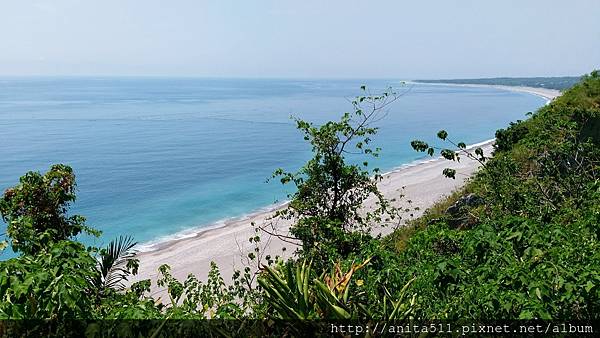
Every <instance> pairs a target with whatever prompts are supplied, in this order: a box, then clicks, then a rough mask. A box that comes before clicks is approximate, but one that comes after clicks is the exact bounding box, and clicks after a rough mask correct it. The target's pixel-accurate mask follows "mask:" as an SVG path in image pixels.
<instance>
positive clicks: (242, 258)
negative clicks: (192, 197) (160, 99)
mask: <svg viewBox="0 0 600 338" xmlns="http://www.w3.org/2000/svg"><path fill="white" fill-rule="evenodd" d="M434 85H437V84H434ZM443 85H454V84H443ZM456 85H458V86H475V87H482V86H483V87H495V88H498V89H502V90H512V91H519V92H526V93H529V94H532V95H537V96H541V97H543V98H545V99H546V100H548V101H547V103H549V102H550V101H551V100H552V99H554V98H555V97H557V96H559V95H560V92H559V91H555V90H547V89H544V88H530V87H510V88H504V87H507V86H489V85H463V84H456ZM538 89H541V90H538ZM547 103H546V104H547ZM493 141H494V139H491V140H486V141H483V142H479V143H476V144H473V145H469V147H468V148H473V147H478V146H479V147H482V148H483V149H484V152H485V153H486V154H488V155H489V154H490V153H491V151H492V143H493ZM446 167H451V168H454V169H456V170H457V179H455V180H451V179H448V178H445V177H443V175H442V170H443V168H446ZM478 168H479V163H478V162H476V161H473V160H470V159H467V158H465V159H463V161H461V162H459V163H456V162H449V161H446V160H444V159H442V158H439V157H436V158H421V159H418V160H415V161H412V162H409V163H406V164H403V165H400V166H398V167H396V168H393V169H391V170H390V171H389V172H386V173H384V174H383V175H382V176H383V180H382V181H381V182H380V183H379V188H380V190H381V191H382V193H383V194H384V195H385V196H386V197H387V198H388V199H391V198H394V197H397V196H398V195H404V196H405V197H404V198H403V199H400V200H399V201H397V202H394V203H393V204H394V206H396V207H400V208H402V209H403V208H406V207H408V206H410V207H411V208H414V207H418V208H419V210H418V211H415V212H413V213H412V216H410V218H404V217H403V218H404V219H403V222H404V221H406V219H412V218H416V217H419V216H420V215H421V214H422V213H423V212H424V211H425V210H426V209H427V208H429V207H430V206H431V205H433V204H434V203H435V202H437V201H438V200H440V199H441V198H443V197H444V196H447V195H449V194H451V193H452V192H453V191H455V190H456V189H458V188H460V187H462V185H463V184H464V183H465V182H466V180H467V179H468V178H469V177H470V176H471V175H472V174H473V173H474V172H475V171H476V170H477V169H478ZM408 200H411V201H412V202H410V203H408V204H406V201H408ZM287 203H288V202H287V201H286V202H283V203H280V204H275V205H271V206H267V207H265V208H262V209H259V210H257V211H254V212H251V213H249V214H247V215H243V216H240V217H232V218H228V219H224V220H221V221H219V222H215V223H213V224H212V225H207V226H204V227H201V228H200V227H196V228H192V229H190V230H187V231H184V232H180V234H179V236H180V237H179V238H168V237H167V238H164V237H163V238H162V239H160V238H159V239H157V240H155V241H150V242H147V244H142V245H140V246H141V247H142V249H143V250H139V253H138V255H137V257H138V258H139V260H140V267H139V274H138V275H137V276H135V278H134V279H133V280H132V281H131V282H135V281H138V280H142V279H151V280H156V279H157V277H158V267H159V266H160V265H162V264H169V265H170V266H171V273H172V275H173V276H174V277H176V278H178V279H185V278H186V277H187V275H188V274H190V273H193V274H194V275H196V276H197V277H198V278H200V279H203V278H206V277H207V275H208V272H209V270H210V263H211V262H212V261H214V262H215V263H217V265H218V266H219V268H220V271H221V274H222V276H223V279H224V280H225V281H226V282H229V281H230V280H231V276H232V275H233V273H234V271H235V270H236V269H241V268H242V267H244V266H246V265H248V263H249V262H248V259H247V258H246V256H247V254H248V253H249V252H253V251H254V249H255V248H256V247H257V246H256V244H253V243H250V242H249V241H248V238H250V237H253V236H255V235H256V234H257V233H256V231H255V229H254V227H253V226H252V224H256V225H259V226H265V227H269V229H271V230H275V231H277V232H279V233H282V234H286V233H287V229H289V226H290V222H289V221H287V220H277V219H270V216H272V214H273V213H274V212H275V211H277V210H280V209H281V208H283V207H285V206H286V205H287ZM373 204H374V203H372V202H369V201H367V202H366V203H365V207H366V208H369V207H372V206H373ZM396 226H401V224H397V225H396ZM392 230H393V229H392V227H386V228H378V229H374V233H375V234H377V233H380V234H386V233H389V232H391V231H392ZM173 236H178V235H177V234H174V235H173ZM140 246H138V248H139V247H140ZM290 247H292V245H291V244H289V243H285V242H283V241H281V240H280V239H278V238H275V237H273V236H269V235H266V234H265V233H263V234H262V242H261V243H260V252H261V254H260V255H261V256H264V255H271V256H272V257H274V256H276V255H280V256H282V257H288V256H289V255H291V253H292V252H293V251H294V250H293V248H290ZM254 269H258V266H254V267H253V270H254ZM164 291H165V290H160V289H158V288H154V287H153V292H152V293H153V294H155V295H156V294H163V293H164Z"/></svg>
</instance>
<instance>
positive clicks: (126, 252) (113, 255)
mask: <svg viewBox="0 0 600 338" xmlns="http://www.w3.org/2000/svg"><path fill="white" fill-rule="evenodd" d="M136 244H137V242H134V240H133V237H131V236H119V238H117V239H114V240H112V241H110V243H108V246H107V247H106V248H105V249H104V250H102V251H100V262H99V263H98V270H99V272H100V276H101V281H100V285H99V287H100V288H102V289H104V288H112V289H117V290H121V289H123V288H124V285H123V282H124V281H127V277H128V276H129V274H130V272H129V269H128V267H127V263H128V262H129V261H130V260H132V259H133V258H134V257H135V254H136V251H135V250H133V247H134V246H135V245H136Z"/></svg>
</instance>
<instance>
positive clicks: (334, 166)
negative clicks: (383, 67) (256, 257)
mask: <svg viewBox="0 0 600 338" xmlns="http://www.w3.org/2000/svg"><path fill="white" fill-rule="evenodd" d="M361 90H362V91H363V93H364V95H363V96H358V97H356V98H355V99H354V100H352V101H351V103H352V107H353V111H352V112H351V113H345V114H344V115H343V116H342V118H341V120H340V121H335V122H334V121H330V122H327V123H325V124H323V125H321V126H316V125H314V124H313V123H310V122H307V121H304V120H301V119H298V118H294V120H295V122H296V125H297V128H298V129H299V130H300V131H301V132H302V133H303V135H304V140H306V141H308V142H309V143H310V145H311V146H312V152H313V157H312V158H311V159H310V160H309V161H308V162H307V163H306V164H305V165H304V166H303V167H302V168H301V169H300V170H299V171H298V172H296V173H291V172H287V171H284V170H283V169H278V170H276V171H275V172H274V174H273V178H275V177H277V178H279V179H280V181H281V183H282V184H289V183H291V184H293V185H295V187H296V189H297V190H296V192H295V193H294V194H292V195H290V196H288V197H290V199H291V202H290V203H289V205H288V207H287V208H286V209H284V210H281V211H279V212H278V213H277V216H280V217H283V218H286V219H292V220H294V221H295V223H294V224H293V226H292V227H291V229H290V234H291V235H292V236H288V237H286V238H285V239H286V240H292V241H300V242H301V246H302V247H301V249H300V253H301V254H303V255H305V256H312V257H313V258H315V259H316V260H317V261H318V260H322V259H327V258H333V257H332V256H333V255H341V256H347V255H348V254H349V253H351V252H353V251H355V250H357V249H358V246H360V245H359V243H360V241H361V240H364V239H366V238H369V237H370V236H369V233H370V230H371V226H372V224H374V223H378V222H381V221H382V220H383V219H384V218H385V217H387V220H389V219H390V218H394V217H395V215H396V211H395V209H394V208H393V207H392V206H391V205H390V203H389V201H387V200H386V199H385V198H384V196H383V195H382V194H381V192H380V191H379V189H378V188H377V183H378V182H379V181H380V180H381V179H382V176H381V173H380V171H379V169H378V168H374V169H373V170H371V171H370V170H369V169H368V165H369V163H368V161H366V160H364V161H363V162H362V163H360V164H356V163H353V162H349V161H348V160H347V158H346V156H347V155H348V154H354V155H362V156H363V157H377V156H379V151H380V149H379V148H372V147H371V137H372V136H373V135H375V134H376V133H377V129H378V128H377V127H374V126H373V124H374V123H375V122H377V121H379V120H381V119H382V118H383V117H384V116H385V114H384V109H385V108H386V107H388V106H389V105H390V104H391V103H392V102H394V101H395V100H396V99H397V98H398V95H397V94H396V93H394V92H392V91H391V89H388V90H387V91H385V92H384V93H383V94H381V95H371V94H370V93H369V92H368V91H367V90H366V88H365V87H364V86H362V87H361ZM369 197H374V198H375V199H376V208H375V210H371V211H367V210H364V208H363V206H364V205H363V203H364V202H365V200H366V199H367V198H369ZM315 264H316V265H318V264H317V262H315Z"/></svg>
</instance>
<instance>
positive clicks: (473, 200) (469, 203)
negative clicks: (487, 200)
mask: <svg viewBox="0 0 600 338" xmlns="http://www.w3.org/2000/svg"><path fill="white" fill-rule="evenodd" d="M483 203H484V200H483V198H481V197H479V196H477V195H475V194H468V195H466V196H462V197H461V198H459V199H458V200H457V201H456V202H454V204H452V205H451V206H449V207H448V209H446V213H447V214H450V215H453V216H454V215H456V214H458V213H460V211H461V209H462V208H463V207H477V206H480V205H482V204H483Z"/></svg>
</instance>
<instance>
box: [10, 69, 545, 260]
mask: <svg viewBox="0 0 600 338" xmlns="http://www.w3.org/2000/svg"><path fill="white" fill-rule="evenodd" d="M363 84H365V85H367V86H368V88H369V89H370V90H371V91H372V92H373V93H378V92H381V91H382V90H383V89H385V88H386V87H388V86H391V87H393V88H394V89H395V90H396V91H397V92H398V93H402V96H401V97H400V98H399V100H398V101H396V102H395V103H394V104H392V105H391V106H390V107H389V110H388V112H387V114H386V116H385V118H384V119H382V120H381V121H379V122H378V125H377V126H378V127H379V128H380V130H379V133H378V134H377V135H376V136H375V137H374V143H375V144H376V146H379V147H381V148H382V152H381V156H380V158H379V159H377V161H375V162H374V161H371V163H372V164H373V165H374V166H377V167H379V168H380V169H381V170H383V171H388V170H391V169H394V168H396V167H399V166H401V165H403V164H407V163H409V162H412V161H415V160H418V159H419V158H422V157H423V154H422V153H416V152H414V151H413V150H412V148H411V147H410V144H409V143H410V141H411V140H413V139H425V140H434V139H435V134H436V132H437V131H438V130H440V129H445V130H447V131H448V133H449V135H450V137H451V138H452V139H454V140H457V141H464V142H465V143H467V144H472V143H477V142H480V141H483V140H488V139H491V138H493V136H494V132H495V130H496V129H498V128H502V127H505V126H506V125H507V124H508V122H510V121H514V120H517V119H525V117H526V116H525V113H527V112H529V111H533V110H535V109H537V108H538V107H540V106H542V105H543V104H544V103H545V99H543V98H541V97H537V96H534V95H530V94H526V93H520V92H511V91H504V90H499V89H493V88H473V87H461V86H451V85H427V84H405V85H402V83H401V81H399V80H321V79H319V80H293V79H289V80H283V79H206V78H154V77H22V78H6V77H4V78H0V130H1V133H0V159H1V163H2V167H1V170H0V189H1V190H2V191H4V190H5V189H6V188H9V187H11V186H13V185H15V184H17V183H18V180H19V177H20V176H21V175H23V174H25V173H26V172H27V171H30V170H34V171H41V172H43V171H46V170H47V169H48V168H49V167H50V165H52V164H53V163H64V164H68V165H70V166H72V167H73V169H74V170H75V173H76V176H77V183H78V198H77V201H76V202H75V204H74V205H73V207H72V209H71V212H72V213H76V214H81V215H84V216H85V217H86V218H87V220H88V224H89V225H91V226H93V227H95V228H97V229H99V230H102V232H103V235H102V236H101V237H100V238H99V239H95V238H91V237H89V236H81V237H80V238H81V240H83V241H84V242H86V243H88V244H93V245H103V244H105V243H107V242H108V241H109V240H110V239H112V238H114V237H116V236H118V235H121V234H123V235H133V236H134V237H135V239H136V240H137V241H138V242H140V243H148V242H151V241H157V240H164V239H167V238H169V237H173V236H178V234H181V233H182V232H184V233H185V231H190V230H191V229H197V228H200V227H206V226H214V225H215V224H218V223H219V222H220V221H222V220H224V219H227V218H231V217H239V216H243V215H245V214H248V213H252V212H255V211H257V210H260V209H261V208H266V207H269V206H272V205H273V204H277V203H281V202H282V201H284V200H285V198H286V195H287V194H288V193H290V192H291V191H290V187H282V186H281V184H279V182H277V181H272V182H268V183H267V182H266V180H267V178H269V177H270V175H271V173H272V172H273V170H275V169H277V168H280V167H282V168H285V169H289V170H296V169H298V168H299V167H300V166H301V165H302V164H303V163H304V162H305V161H306V160H307V159H308V158H309V157H310V146H309V145H308V144H306V143H305V142H304V141H303V139H302V135H301V134H300V132H298V131H297V130H296V129H295V125H294V122H293V121H292V120H291V119H290V115H294V116H297V117H300V118H303V119H307V120H310V121H313V122H315V123H316V124H319V123H323V122H324V121H327V120H332V119H337V118H339V117H340V116H341V114H342V113H344V112H346V111H348V110H350V109H351V108H352V106H351V104H350V103H349V101H348V100H349V99H351V98H352V97H354V96H355V95H358V94H360V86H361V85H363ZM5 229H6V225H5V224H4V223H2V224H0V233H4V232H5ZM11 256H14V254H13V253H12V250H10V249H7V250H5V251H4V252H3V253H2V254H1V255H0V257H2V258H7V257H11Z"/></svg>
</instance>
